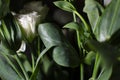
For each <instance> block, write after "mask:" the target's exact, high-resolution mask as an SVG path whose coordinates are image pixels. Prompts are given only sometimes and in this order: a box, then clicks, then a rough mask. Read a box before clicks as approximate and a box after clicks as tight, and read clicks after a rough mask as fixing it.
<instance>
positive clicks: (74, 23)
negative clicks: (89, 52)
mask: <svg viewBox="0 0 120 80" xmlns="http://www.w3.org/2000/svg"><path fill="white" fill-rule="evenodd" d="M64 28H69V29H74V30H76V31H79V29H80V26H79V24H77V23H76V22H70V23H68V24H66V25H65V26H64Z"/></svg>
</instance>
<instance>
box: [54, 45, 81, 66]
mask: <svg viewBox="0 0 120 80" xmlns="http://www.w3.org/2000/svg"><path fill="white" fill-rule="evenodd" d="M53 59H54V60H55V62H56V63H57V64H59V65H61V66H65V67H77V66H78V65H79V64H80V59H79V56H78V54H77V53H76V51H75V50H74V49H73V48H72V47H70V46H66V45H60V46H57V47H56V48H54V50H53Z"/></svg>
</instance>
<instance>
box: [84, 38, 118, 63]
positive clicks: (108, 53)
mask: <svg viewBox="0 0 120 80" xmlns="http://www.w3.org/2000/svg"><path fill="white" fill-rule="evenodd" d="M86 44H87V46H88V47H89V48H90V49H91V50H92V51H95V52H98V53H99V54H100V55H101V56H102V58H103V59H104V60H105V61H106V62H107V64H108V65H109V63H110V64H112V63H114V62H116V61H117V58H118V56H119V50H118V48H116V47H114V46H112V45H110V44H108V43H100V42H97V41H95V40H89V41H87V43H86Z"/></svg>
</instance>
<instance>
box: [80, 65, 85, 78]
mask: <svg viewBox="0 0 120 80" xmlns="http://www.w3.org/2000/svg"><path fill="white" fill-rule="evenodd" d="M80 80H84V67H83V64H82V63H81V64H80Z"/></svg>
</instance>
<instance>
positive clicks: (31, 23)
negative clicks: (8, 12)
mask: <svg viewBox="0 0 120 80" xmlns="http://www.w3.org/2000/svg"><path fill="white" fill-rule="evenodd" d="M39 19H40V15H38V14H37V12H31V13H28V14H21V15H19V16H18V17H17V20H18V22H19V24H20V26H21V29H22V31H23V34H24V36H25V37H26V38H27V39H28V40H29V41H30V42H31V41H32V40H33V38H34V37H35V34H36V24H37V23H38V22H39V21H40V20H39Z"/></svg>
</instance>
